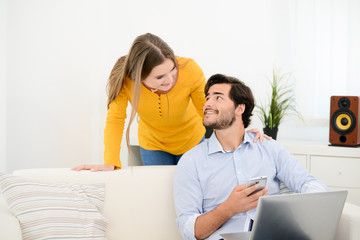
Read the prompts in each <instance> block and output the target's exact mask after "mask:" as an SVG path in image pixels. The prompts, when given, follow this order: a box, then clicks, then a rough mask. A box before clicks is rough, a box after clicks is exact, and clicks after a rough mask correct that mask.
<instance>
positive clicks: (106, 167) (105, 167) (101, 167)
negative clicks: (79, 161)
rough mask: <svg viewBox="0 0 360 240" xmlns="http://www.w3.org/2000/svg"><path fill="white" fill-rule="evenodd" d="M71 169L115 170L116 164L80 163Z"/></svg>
mask: <svg viewBox="0 0 360 240" xmlns="http://www.w3.org/2000/svg"><path fill="white" fill-rule="evenodd" d="M71 170H74V171H81V170H90V171H92V172H97V171H113V170H115V166H114V165H105V164H100V165H79V166H76V167H73V168H72V169H71Z"/></svg>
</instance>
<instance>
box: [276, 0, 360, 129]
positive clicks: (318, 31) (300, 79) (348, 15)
mask: <svg viewBox="0 0 360 240" xmlns="http://www.w3.org/2000/svg"><path fill="white" fill-rule="evenodd" d="M275 10H276V11H275V13H274V15H277V16H274V19H275V25H277V26H278V27H276V28H277V29H276V32H277V33H278V35H279V36H282V37H284V38H285V39H284V40H281V39H280V40H279V41H278V43H277V46H275V49H276V50H277V51H278V52H280V53H281V52H283V55H285V58H284V59H283V60H284V61H290V66H291V67H294V69H290V70H291V71H293V72H294V75H295V78H296V96H297V100H296V101H297V104H298V109H299V110H300V112H301V113H302V114H303V116H304V117H305V119H307V120H324V121H323V122H325V120H328V119H329V111H330V109H329V108H330V97H331V96H333V95H347V96H360V0H297V1H286V0H279V1H275ZM284 31H285V32H286V33H287V34H284V33H283V32H284ZM284 45H285V46H286V45H287V47H285V48H284ZM284 51H286V53H284ZM285 59H286V60H285ZM308 122H311V121H308ZM318 122H321V121H318Z"/></svg>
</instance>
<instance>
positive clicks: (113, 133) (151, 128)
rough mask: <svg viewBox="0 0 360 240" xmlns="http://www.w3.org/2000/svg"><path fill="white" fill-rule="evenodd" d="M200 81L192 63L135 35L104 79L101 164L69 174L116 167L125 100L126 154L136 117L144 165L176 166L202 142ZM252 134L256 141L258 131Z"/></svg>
mask: <svg viewBox="0 0 360 240" xmlns="http://www.w3.org/2000/svg"><path fill="white" fill-rule="evenodd" d="M205 82H206V80H205V76H204V74H203V72H202V70H201V68H200V67H199V66H198V65H197V63H196V62H195V61H194V60H192V59H189V58H182V57H176V56H175V54H174V52H173V51H172V49H171V48H170V47H169V46H168V45H167V44H166V43H165V42H164V41H163V40H162V39H160V38H159V37H157V36H155V35H153V34H150V33H147V34H144V35H141V36H138V37H137V38H136V39H135V41H134V42H133V44H132V46H131V48H130V51H129V53H128V55H126V56H123V57H121V58H120V59H119V60H118V61H117V62H116V64H115V65H114V67H113V69H112V71H111V74H110V77H109V81H108V86H107V87H108V88H107V90H108V113H107V119H106V127H105V137H104V144H105V153H104V161H105V164H104V165H81V166H77V167H75V168H73V169H74V170H83V169H88V170H92V171H98V170H114V169H116V168H121V161H120V157H119V153H120V145H121V139H122V135H123V129H124V123H125V119H126V108H127V103H128V101H129V102H130V103H131V105H132V110H131V114H130V120H129V125H128V127H127V130H126V142H127V147H128V151H129V129H130V125H131V123H132V121H133V120H134V118H135V115H136V113H137V114H138V115H139V118H140V120H139V126H138V139H139V145H140V152H141V157H142V161H143V163H144V165H176V164H177V162H178V161H179V159H180V157H181V156H182V154H183V153H185V152H186V151H188V150H190V149H191V148H192V147H194V146H195V145H197V144H198V143H199V142H201V141H202V140H203V139H204V134H205V127H204V126H203V124H202V119H203V111H202V108H203V106H204V103H205V95H204V87H205ZM256 131H257V130H255V132H256ZM257 135H258V136H257V137H260V134H259V133H258V131H257ZM261 138H262V136H261Z"/></svg>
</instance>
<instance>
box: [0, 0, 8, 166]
mask: <svg viewBox="0 0 360 240" xmlns="http://www.w3.org/2000/svg"><path fill="white" fill-rule="evenodd" d="M6 9H7V7H6V0H0V53H1V54H0V172H4V171H6V26H7V24H6V18H7V14H6Z"/></svg>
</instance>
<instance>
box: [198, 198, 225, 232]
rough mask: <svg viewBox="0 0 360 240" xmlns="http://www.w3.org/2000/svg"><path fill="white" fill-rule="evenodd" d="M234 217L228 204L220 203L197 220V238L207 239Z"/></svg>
mask: <svg viewBox="0 0 360 240" xmlns="http://www.w3.org/2000/svg"><path fill="white" fill-rule="evenodd" d="M231 217H232V214H231V213H230V212H229V211H227V210H226V206H225V205H224V203H223V204H220V205H219V206H217V207H216V208H214V209H213V210H211V211H210V212H208V213H205V214H202V215H200V216H199V217H198V218H197V219H196V222H195V237H196V239H205V238H207V237H209V236H210V235H211V234H213V233H214V232H215V231H216V230H218V229H219V228H220V227H221V226H222V225H223V224H224V223H225V222H227V221H228V220H229V219H230V218H231Z"/></svg>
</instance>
